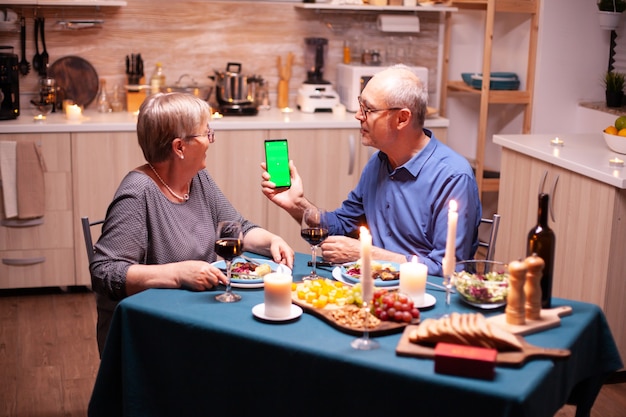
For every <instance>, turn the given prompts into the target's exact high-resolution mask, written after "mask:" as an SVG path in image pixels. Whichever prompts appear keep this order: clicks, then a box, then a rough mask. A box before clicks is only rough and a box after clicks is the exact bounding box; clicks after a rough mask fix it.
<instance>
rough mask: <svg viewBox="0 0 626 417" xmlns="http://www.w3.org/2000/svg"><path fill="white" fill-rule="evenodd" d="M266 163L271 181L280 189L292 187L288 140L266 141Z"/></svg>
mask: <svg viewBox="0 0 626 417" xmlns="http://www.w3.org/2000/svg"><path fill="white" fill-rule="evenodd" d="M265 162H266V163H267V172H269V174H270V181H272V182H273V183H274V184H276V187H278V188H285V187H291V174H290V173H289V149H288V146H287V139H268V140H266V141H265Z"/></svg>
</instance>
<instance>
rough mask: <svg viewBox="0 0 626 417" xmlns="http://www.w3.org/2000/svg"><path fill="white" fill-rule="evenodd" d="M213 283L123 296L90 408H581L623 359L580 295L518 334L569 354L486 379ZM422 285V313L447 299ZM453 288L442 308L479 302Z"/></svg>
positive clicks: (257, 294) (366, 412) (501, 413)
mask: <svg viewBox="0 0 626 417" xmlns="http://www.w3.org/2000/svg"><path fill="white" fill-rule="evenodd" d="M308 259H309V257H308V256H307V255H304V254H297V258H296V267H295V268H294V277H295V279H296V280H298V279H299V278H300V277H301V276H302V275H304V274H306V273H308V272H309V268H308V267H306V262H307V260H308ZM318 272H322V271H321V270H318ZM324 273H325V274H326V275H327V276H330V272H329V271H325V272H324ZM428 280H429V281H431V282H435V283H438V284H441V278H439V277H428ZM220 291H221V290H219V289H218V290H217V291H214V292H190V291H185V290H148V291H144V292H142V293H139V294H136V295H133V296H132V297H129V298H127V299H125V300H124V301H123V302H122V303H120V304H119V306H118V308H117V309H116V311H115V315H114V318H113V323H112V327H111V331H110V333H109V337H108V339H107V343H106V347H105V350H104V352H103V356H102V362H101V365H100V370H99V372H98V376H97V380H96V384H95V387H94V391H93V395H92V398H91V402H90V405H89V416H90V417H97V416H106V417H113V416H141V417H147V416H205V415H217V416H252V415H254V416H259V415H271V416H290V417H291V416H319V415H343V416H353V415H362V416H374V415H380V416H383V415H386V416H393V415H406V414H407V413H409V415H420V416H428V417H432V416H459V415H460V416H481V417H490V416H493V417H506V416H528V417H541V416H546V417H549V416H553V415H554V414H555V412H556V411H557V410H558V409H559V408H561V407H562V406H563V404H565V403H566V402H570V403H575V404H578V412H579V415H585V414H586V413H587V412H588V411H589V409H590V408H591V405H592V404H593V401H594V400H595V397H596V395H597V393H598V390H599V388H600V385H601V382H602V380H603V379H604V378H605V377H606V375H607V374H609V373H611V372H612V371H615V370H618V369H620V368H621V367H622V363H621V360H620V357H619V353H618V351H617V349H616V346H615V343H614V341H613V338H612V335H611V333H610V330H609V328H608V325H607V322H606V320H605V317H604V314H603V313H602V311H601V310H600V308H598V307H597V306H595V305H592V304H588V303H581V302H576V301H571V300H563V299H554V300H553V306H554V307H556V306H560V305H569V306H571V307H572V309H573V314H572V315H571V316H567V317H563V318H562V320H561V326H560V327H558V328H554V329H550V330H547V331H544V332H541V333H537V334H534V335H529V336H527V337H526V340H527V341H528V342H529V343H532V344H535V345H539V346H543V347H551V348H565V349H570V350H571V352H572V354H571V357H569V358H568V359H565V360H558V361H552V360H547V359H533V360H530V361H529V362H527V363H526V364H525V365H524V366H523V367H521V368H506V367H497V368H496V377H495V379H494V380H493V381H484V380H477V379H470V378H463V377H455V376H447V375H441V374H436V373H434V362H433V360H430V359H416V358H408V357H400V356H397V355H396V354H395V348H396V346H397V344H398V341H399V339H400V334H394V335H389V336H383V337H377V340H378V341H379V342H380V349H377V350H372V351H356V350H354V349H352V348H351V347H350V342H351V341H352V340H353V339H354V336H351V335H347V334H344V333H342V332H340V331H338V330H336V329H335V328H333V327H331V326H329V325H328V324H327V323H325V322H323V321H322V320H320V319H319V318H316V317H314V316H312V315H309V314H306V313H305V314H303V315H302V316H301V317H300V318H298V319H297V320H295V321H292V322H287V323H267V322H262V321H259V320H257V319H255V318H254V317H253V315H252V313H251V309H252V307H253V306H255V305H256V304H259V303H262V302H263V290H262V289H235V291H236V292H238V293H240V294H242V296H243V299H242V301H240V302H238V303H233V304H222V303H219V302H217V301H216V300H215V299H214V297H215V295H216V293H219V292H220ZM427 291H428V292H429V293H430V294H432V295H434V296H435V297H436V299H437V304H436V305H435V307H434V308H432V309H430V310H426V311H423V312H422V318H426V317H433V316H437V315H439V314H441V313H443V312H444V311H445V309H446V306H445V293H444V292H442V291H438V290H433V289H432V288H431V287H427ZM457 297H458V296H456V295H453V296H452V303H451V306H450V307H449V309H450V310H451V311H459V312H470V311H471V312H475V311H476V310H474V309H472V308H471V307H468V306H466V305H464V304H463V303H462V302H461V301H460V300H459V299H458V298H457ZM497 313H502V311H501V310H500V311H497V312H495V313H494V314H497ZM486 315H489V313H487V314H486Z"/></svg>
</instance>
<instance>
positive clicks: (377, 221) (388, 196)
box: [327, 129, 482, 275]
mask: <svg viewBox="0 0 626 417" xmlns="http://www.w3.org/2000/svg"><path fill="white" fill-rule="evenodd" d="M424 132H425V133H426V134H427V135H428V136H430V141H429V142H428V144H427V145H426V147H425V148H424V149H422V150H421V151H420V152H419V153H418V154H417V155H415V156H414V157H413V158H411V159H410V160H409V161H408V162H407V163H406V164H404V165H402V166H399V167H398V168H396V169H395V170H392V169H391V166H390V165H389V161H388V159H387V155H386V154H384V153H383V152H380V151H378V152H376V153H375V154H374V155H372V157H371V158H370V159H369V161H368V162H367V164H366V165H365V168H364V169H363V172H362V174H361V178H360V180H359V183H358V184H357V186H356V188H355V189H354V190H352V191H351V192H350V194H349V195H348V198H347V199H346V200H345V201H344V202H343V204H342V206H341V207H340V208H338V209H337V210H335V211H332V212H329V213H328V217H327V219H328V222H329V231H330V234H331V235H352V236H355V235H358V228H359V226H361V225H367V227H368V228H369V229H370V233H371V234H372V240H373V244H374V246H378V247H381V248H384V249H387V250H390V251H392V252H397V253H402V254H405V255H406V256H407V259H410V258H411V257H412V255H417V256H418V257H419V260H420V262H422V263H425V264H426V265H427V266H428V273H429V274H430V275H442V269H441V262H442V259H443V256H444V253H445V247H446V236H447V231H448V204H449V201H450V200H455V201H456V202H457V203H458V212H459V220H458V225H457V239H456V258H457V261H461V260H467V259H472V258H473V256H474V253H475V252H476V249H477V248H478V225H479V224H480V218H481V216H482V206H481V203H480V198H479V195H478V186H477V184H476V178H475V177H474V173H473V171H472V168H471V167H470V165H469V163H468V162H467V160H466V159H465V158H463V157H462V156H461V155H459V154H457V153H456V152H454V151H453V150H452V149H450V148H449V147H448V146H446V145H444V144H443V143H441V142H440V141H439V140H437V139H436V138H435V136H434V135H433V134H432V132H431V131H429V130H427V129H424Z"/></svg>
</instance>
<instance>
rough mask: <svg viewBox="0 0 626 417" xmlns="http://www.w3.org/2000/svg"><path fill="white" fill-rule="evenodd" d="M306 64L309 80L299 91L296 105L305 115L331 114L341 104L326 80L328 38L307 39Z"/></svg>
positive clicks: (307, 79)
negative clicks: (325, 62) (325, 64)
mask: <svg viewBox="0 0 626 417" xmlns="http://www.w3.org/2000/svg"><path fill="white" fill-rule="evenodd" d="M304 41H305V44H306V50H305V56H304V64H305V65H306V68H307V74H306V75H307V78H306V81H305V82H304V83H303V84H302V86H301V87H300V89H299V90H298V97H297V99H296V103H297V104H298V108H299V109H300V110H301V111H303V112H304V113H315V112H331V111H332V110H333V107H334V106H336V105H337V104H339V95H338V94H337V93H336V92H335V90H334V89H333V86H332V84H331V83H330V82H329V81H326V80H325V79H324V58H325V55H326V49H327V47H328V39H326V38H305V39H304Z"/></svg>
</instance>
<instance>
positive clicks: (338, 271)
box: [332, 266, 400, 290]
mask: <svg viewBox="0 0 626 417" xmlns="http://www.w3.org/2000/svg"><path fill="white" fill-rule="evenodd" d="M332 275H333V278H335V279H336V280H337V281H339V282H343V283H344V284H346V285H349V286H351V287H352V286H353V285H354V283H353V282H350V281H348V280H347V279H345V277H344V275H345V274H344V273H343V271H342V268H341V267H339V266H337V267H335V269H333V273H332ZM393 282H396V281H393ZM397 282H399V281H397ZM384 288H387V289H388V290H397V289H398V288H400V285H398V284H396V285H388V286H386V287H384Z"/></svg>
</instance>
